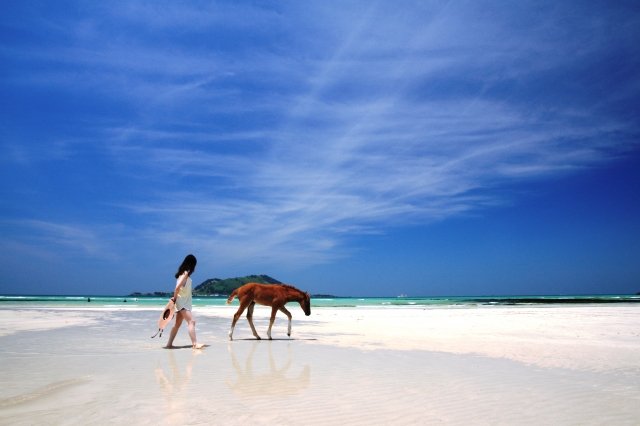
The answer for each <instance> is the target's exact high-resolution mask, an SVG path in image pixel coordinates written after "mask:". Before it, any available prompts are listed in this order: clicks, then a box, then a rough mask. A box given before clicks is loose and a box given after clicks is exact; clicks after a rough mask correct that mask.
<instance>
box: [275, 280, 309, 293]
mask: <svg viewBox="0 0 640 426" xmlns="http://www.w3.org/2000/svg"><path fill="white" fill-rule="evenodd" d="M275 285H279V286H281V287H284V288H288V289H291V290H295V291H298V292H300V293H302V294H304V293H305V292H304V291H302V290H300V289H299V288H296V287H294V286H292V285H289V284H284V283H280V284H275Z"/></svg>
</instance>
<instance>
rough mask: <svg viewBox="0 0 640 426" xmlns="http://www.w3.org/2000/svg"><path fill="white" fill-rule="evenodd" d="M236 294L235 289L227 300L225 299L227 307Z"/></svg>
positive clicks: (236, 290)
mask: <svg viewBox="0 0 640 426" xmlns="http://www.w3.org/2000/svg"><path fill="white" fill-rule="evenodd" d="M237 294H238V289H237V288H236V289H235V290H233V291H232V292H231V294H230V295H229V298H228V299H227V305H228V304H229V303H231V302H232V301H233V299H234V298H235V297H236V295H237Z"/></svg>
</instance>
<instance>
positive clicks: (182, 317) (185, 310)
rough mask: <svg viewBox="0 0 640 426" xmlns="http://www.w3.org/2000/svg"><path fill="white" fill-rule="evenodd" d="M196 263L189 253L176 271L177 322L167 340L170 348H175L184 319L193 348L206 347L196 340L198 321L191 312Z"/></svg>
mask: <svg viewBox="0 0 640 426" xmlns="http://www.w3.org/2000/svg"><path fill="white" fill-rule="evenodd" d="M196 263H198V261H197V260H196V257H195V256H194V255H192V254H189V255H187V257H185V258H184V260H183V261H182V264H181V265H180V267H179V268H178V272H176V278H177V281H176V289H175V290H174V292H173V297H172V298H171V300H173V302H174V303H175V304H176V322H175V324H174V325H173V328H172V329H171V334H170V335H169V341H168V342H167V348H168V349H171V348H173V339H175V338H176V334H178V329H179V328H180V326H181V325H182V321H186V322H187V327H188V328H189V337H190V338H191V344H192V346H193V349H202V348H203V347H204V345H203V344H201V343H198V341H197V340H196V321H195V320H194V319H193V314H192V313H191V274H193V271H195V269H196Z"/></svg>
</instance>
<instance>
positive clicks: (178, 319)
mask: <svg viewBox="0 0 640 426" xmlns="http://www.w3.org/2000/svg"><path fill="white" fill-rule="evenodd" d="M180 312H182V311H180ZM180 312H178V314H177V315H176V322H175V324H173V328H172V329H171V333H169V341H168V342H167V346H165V348H168V349H170V348H173V339H175V338H176V334H178V329H179V328H180V326H181V325H182V315H180Z"/></svg>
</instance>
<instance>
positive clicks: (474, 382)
mask: <svg viewBox="0 0 640 426" xmlns="http://www.w3.org/2000/svg"><path fill="white" fill-rule="evenodd" d="M160 309H161V308H160ZM236 309H237V305H232V306H220V307H206V308H195V309H194V315H195V317H196V319H197V332H198V340H199V341H202V342H203V343H205V344H207V345H208V346H207V347H206V348H205V349H204V350H200V351H198V350H192V349H189V348H188V346H189V345H188V343H189V340H188V336H187V333H186V329H181V330H180V333H179V334H178V337H177V339H176V342H175V344H176V345H177V346H178V347H183V346H187V347H184V348H180V349H176V350H165V349H162V345H163V344H166V338H163V339H162V340H159V339H157V338H156V339H150V336H151V334H153V332H154V331H155V327H156V321H157V317H158V314H159V312H160V311H159V310H157V309H149V308H146V307H145V308H140V309H138V308H124V309H111V308H93V309H91V310H89V309H84V308H83V309H70V308H64V309H49V308H30V309H20V308H15V307H12V308H3V309H0V360H1V361H2V362H3V363H4V364H5V365H10V366H11V368H10V369H8V371H7V372H6V373H5V374H4V377H3V382H4V384H5V386H3V387H2V389H1V390H0V410H2V411H3V417H4V418H5V421H7V422H8V423H11V424H32V423H50V424H51V423H55V424H60V423H62V424H86V423H87V422H91V423H95V422H102V423H103V422H110V423H114V424H125V423H131V422H135V423H143V424H152V423H158V422H159V423H162V424H181V423H213V424H219V423H225V424H242V423H246V422H252V423H257V424H268V423H269V424H273V422H278V423H279V424H299V420H300V419H301V418H304V419H305V422H306V423H308V424H327V423H329V422H343V423H349V424H362V425H364V424H389V423H392V424H416V423H423V424H424V423H443V424H465V423H469V422H471V423H474V424H496V423H511V424H513V423H517V424H540V423H541V422H547V423H555V424H558V423H560V424H567V423H571V424H601V423H615V424H633V423H634V422H635V421H637V418H639V417H640V407H638V406H637V405H638V404H637V401H638V399H640V390H639V389H638V388H637V383H638V381H640V360H639V359H638V357H637V354H638V353H640V338H638V331H636V330H637V324H638V323H639V322H638V321H639V320H640V307H636V306H619V305H615V306H583V305H580V306H550V307H538V306H536V307H504V306H501V307H481V308H437V309H418V308H407V309H402V308H398V309H377V308H321V309H316V310H315V311H314V310H313V309H312V314H311V316H310V317H305V316H304V315H303V313H302V311H301V310H300V308H299V307H297V306H296V305H294V304H291V306H289V310H290V311H291V313H292V314H293V325H292V336H291V339H289V338H287V336H286V318H285V317H284V315H282V314H278V316H277V317H276V322H275V324H274V329H273V333H272V334H273V337H274V340H273V341H269V340H266V339H265V340H261V341H257V340H255V339H253V338H252V336H251V332H250V330H249V327H248V324H247V321H246V319H245V318H244V316H243V318H242V319H241V320H240V321H239V322H238V325H237V326H236V331H235V333H234V338H235V340H234V341H233V342H229V340H228V338H227V334H226V332H227V330H228V327H229V325H230V322H231V317H232V315H233V313H234V312H235V310H236ZM268 316H269V309H268V308H264V307H256V310H255V312H254V322H255V324H256V328H257V331H258V333H259V334H260V335H262V337H263V338H266V328H267V326H268ZM17 324H21V325H20V326H19V327H20V328H19V330H18V331H15V332H11V329H12V327H15V326H17Z"/></svg>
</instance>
